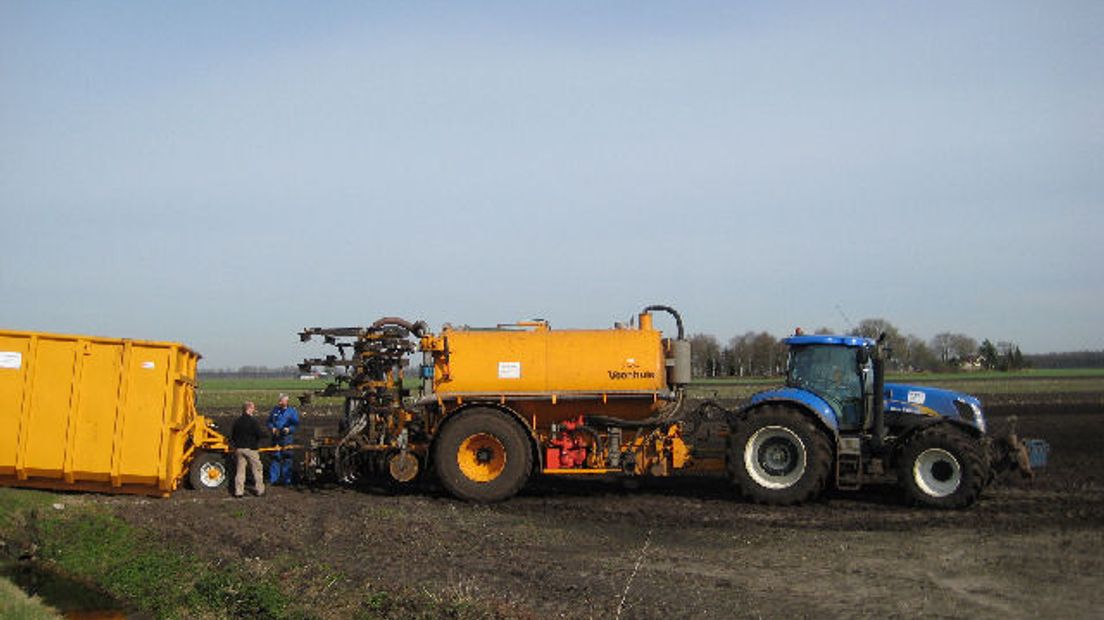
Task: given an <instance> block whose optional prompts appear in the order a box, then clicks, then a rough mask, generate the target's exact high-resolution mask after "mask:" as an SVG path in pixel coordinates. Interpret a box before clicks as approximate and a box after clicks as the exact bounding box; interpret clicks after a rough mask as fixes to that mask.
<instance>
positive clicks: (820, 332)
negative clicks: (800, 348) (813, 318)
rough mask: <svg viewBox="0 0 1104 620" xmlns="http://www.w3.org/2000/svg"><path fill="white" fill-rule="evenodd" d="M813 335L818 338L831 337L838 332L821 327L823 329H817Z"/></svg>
mask: <svg viewBox="0 0 1104 620" xmlns="http://www.w3.org/2000/svg"><path fill="white" fill-rule="evenodd" d="M813 333H814V334H816V335H818V336H830V335H832V334H834V333H836V330H834V329H832V328H831V327H824V326H821V327H818V328H816V331H814V332H813Z"/></svg>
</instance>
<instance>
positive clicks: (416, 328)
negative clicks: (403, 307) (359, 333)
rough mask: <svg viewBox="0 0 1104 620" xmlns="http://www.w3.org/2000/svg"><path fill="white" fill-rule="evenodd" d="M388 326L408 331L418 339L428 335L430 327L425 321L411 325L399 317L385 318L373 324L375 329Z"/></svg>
mask: <svg viewBox="0 0 1104 620" xmlns="http://www.w3.org/2000/svg"><path fill="white" fill-rule="evenodd" d="M386 325H394V326H396V327H401V328H403V329H405V330H406V331H408V332H410V333H412V334H414V336H415V337H417V338H421V337H422V336H424V335H425V334H426V332H427V331H429V325H427V324H426V322H425V321H416V322H414V323H411V322H410V321H407V320H406V319H400V318H399V317H397V316H385V317H383V318H382V319H380V320H378V321H376V322H375V323H372V327H373V328H380V327H384V326H386Z"/></svg>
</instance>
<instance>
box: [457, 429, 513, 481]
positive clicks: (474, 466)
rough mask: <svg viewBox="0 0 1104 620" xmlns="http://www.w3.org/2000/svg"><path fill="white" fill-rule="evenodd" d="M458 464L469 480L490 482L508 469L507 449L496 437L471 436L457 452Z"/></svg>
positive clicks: (484, 435) (482, 434)
mask: <svg viewBox="0 0 1104 620" xmlns="http://www.w3.org/2000/svg"><path fill="white" fill-rule="evenodd" d="M456 462H457V463H459V465H460V471H461V472H462V473H463V474H464V476H466V477H467V478H468V480H473V481H475V482H490V481H492V480H494V479H495V478H497V477H499V475H501V474H502V470H504V469H506V448H504V447H503V446H502V442H501V441H499V440H498V437H495V436H494V435H489V434H487V433H479V434H476V435H469V436H468V437H467V438H465V439H464V441H462V442H460V448H459V449H458V450H456Z"/></svg>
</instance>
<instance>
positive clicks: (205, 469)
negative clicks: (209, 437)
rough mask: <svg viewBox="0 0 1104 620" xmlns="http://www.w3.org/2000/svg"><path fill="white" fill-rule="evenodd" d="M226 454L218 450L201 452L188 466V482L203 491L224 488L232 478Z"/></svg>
mask: <svg viewBox="0 0 1104 620" xmlns="http://www.w3.org/2000/svg"><path fill="white" fill-rule="evenodd" d="M229 472H230V468H229V467H227V465H226V456H225V455H223V454H219V453H218V452H200V453H199V454H197V455H196V456H195V458H194V459H192V464H191V465H189V466H188V484H189V485H190V486H191V487H192V488H193V489H199V490H201V491H216V490H218V489H221V488H224V487H225V486H226V482H227V481H228V480H229V479H230V473H229Z"/></svg>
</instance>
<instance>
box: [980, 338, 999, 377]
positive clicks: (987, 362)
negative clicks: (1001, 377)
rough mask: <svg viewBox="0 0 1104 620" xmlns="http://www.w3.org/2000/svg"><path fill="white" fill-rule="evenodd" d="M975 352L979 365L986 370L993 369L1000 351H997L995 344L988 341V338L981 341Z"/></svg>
mask: <svg viewBox="0 0 1104 620" xmlns="http://www.w3.org/2000/svg"><path fill="white" fill-rule="evenodd" d="M977 354H978V360H979V361H980V362H981V367H982V368H984V369H986V370H993V369H995V368H997V366H998V364H999V363H1000V353H998V352H997V347H996V345H994V344H993V343H992V342H990V341H989V339H988V338H986V339H985V340H982V341H981V345H980V346H978V351H977Z"/></svg>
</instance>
